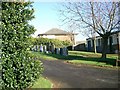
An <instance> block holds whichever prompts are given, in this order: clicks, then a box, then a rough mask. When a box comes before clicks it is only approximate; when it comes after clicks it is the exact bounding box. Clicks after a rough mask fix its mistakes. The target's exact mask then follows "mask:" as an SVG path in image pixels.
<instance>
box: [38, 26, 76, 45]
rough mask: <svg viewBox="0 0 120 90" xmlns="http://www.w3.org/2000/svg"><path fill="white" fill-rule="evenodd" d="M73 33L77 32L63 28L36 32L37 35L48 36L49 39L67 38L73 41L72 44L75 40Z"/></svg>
mask: <svg viewBox="0 0 120 90" xmlns="http://www.w3.org/2000/svg"><path fill="white" fill-rule="evenodd" d="M75 35H77V34H75V33H70V32H66V31H64V30H61V29H57V28H52V29H50V30H49V31H47V32H45V33H43V34H38V37H42V38H49V39H58V40H61V41H66V40H67V41H69V42H71V43H73V45H74V44H75V42H76V41H75Z"/></svg>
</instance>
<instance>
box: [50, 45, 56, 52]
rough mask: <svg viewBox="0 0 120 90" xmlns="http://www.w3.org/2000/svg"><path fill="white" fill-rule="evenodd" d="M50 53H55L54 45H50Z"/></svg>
mask: <svg viewBox="0 0 120 90" xmlns="http://www.w3.org/2000/svg"><path fill="white" fill-rule="evenodd" d="M50 51H51V52H52V53H55V45H54V44H51V50H50Z"/></svg>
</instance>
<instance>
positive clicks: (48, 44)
mask: <svg viewBox="0 0 120 90" xmlns="http://www.w3.org/2000/svg"><path fill="white" fill-rule="evenodd" d="M47 51H50V43H47Z"/></svg>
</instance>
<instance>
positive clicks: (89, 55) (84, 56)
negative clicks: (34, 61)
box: [32, 51, 118, 67]
mask: <svg viewBox="0 0 120 90" xmlns="http://www.w3.org/2000/svg"><path fill="white" fill-rule="evenodd" d="M32 54H33V55H34V56H35V57H37V58H39V59H43V60H66V61H67V62H68V63H72V64H87V65H96V66H107V67H113V66H115V65H116V63H115V62H116V58H117V57H118V55H117V54H107V59H101V53H93V52H83V51H69V55H68V56H61V55H57V54H51V53H50V54H45V53H41V52H32Z"/></svg>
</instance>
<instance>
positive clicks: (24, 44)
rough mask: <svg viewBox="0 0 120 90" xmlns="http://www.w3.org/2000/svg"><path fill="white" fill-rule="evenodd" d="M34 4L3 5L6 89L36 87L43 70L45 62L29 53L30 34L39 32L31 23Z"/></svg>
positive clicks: (2, 56)
mask: <svg viewBox="0 0 120 90" xmlns="http://www.w3.org/2000/svg"><path fill="white" fill-rule="evenodd" d="M31 4H32V3H31V2H15V0H14V2H2V22H1V27H2V29H1V31H0V32H2V47H1V49H2V55H1V60H2V88H3V89H5V90H6V89H8V90H9V89H10V88H12V89H16V90H21V89H25V88H27V87H28V86H30V85H32V84H33V82H34V81H35V80H36V79H37V78H38V77H39V76H40V74H41V73H42V71H43V67H42V63H41V62H40V61H38V60H33V58H34V57H32V55H30V53H28V51H27V48H28V47H30V46H29V40H28V38H29V37H30V34H33V33H34V32H35V29H34V27H33V26H31V25H29V24H28V21H29V20H32V19H33V18H34V16H33V13H34V10H33V8H32V7H31Z"/></svg>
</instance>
